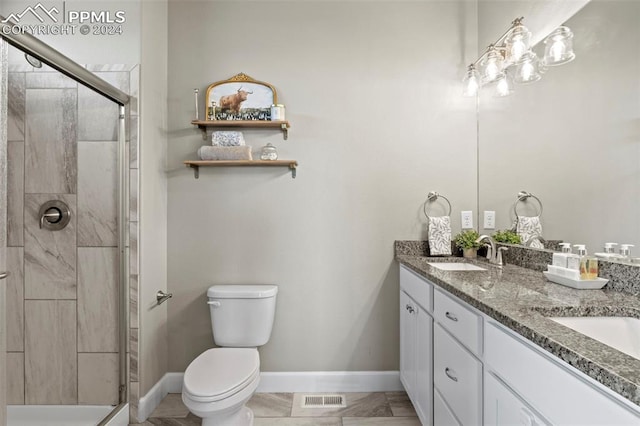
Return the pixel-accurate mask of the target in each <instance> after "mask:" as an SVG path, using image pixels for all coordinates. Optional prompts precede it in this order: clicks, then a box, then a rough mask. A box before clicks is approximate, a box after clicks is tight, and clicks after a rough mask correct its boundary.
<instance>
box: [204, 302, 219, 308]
mask: <svg viewBox="0 0 640 426" xmlns="http://www.w3.org/2000/svg"><path fill="white" fill-rule="evenodd" d="M207 304H209V305H211V306H213V307H214V308H218V307H220V302H218V301H217V300H209V301H208V302H207Z"/></svg>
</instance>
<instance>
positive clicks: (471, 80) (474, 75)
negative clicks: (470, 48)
mask: <svg viewBox="0 0 640 426" xmlns="http://www.w3.org/2000/svg"><path fill="white" fill-rule="evenodd" d="M462 84H463V88H462V95H463V96H466V97H473V96H476V95H477V94H478V88H479V87H480V74H479V73H478V70H476V68H475V67H474V66H473V65H470V66H469V68H468V69H467V73H466V74H465V75H464V78H463V79H462Z"/></svg>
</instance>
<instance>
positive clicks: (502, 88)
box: [496, 78, 509, 96]
mask: <svg viewBox="0 0 640 426" xmlns="http://www.w3.org/2000/svg"><path fill="white" fill-rule="evenodd" d="M496 91H497V92H498V95H500V96H507V95H508V94H509V83H507V79H506V78H503V79H500V81H498V85H497V86H496Z"/></svg>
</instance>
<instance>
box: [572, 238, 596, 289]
mask: <svg viewBox="0 0 640 426" xmlns="http://www.w3.org/2000/svg"><path fill="white" fill-rule="evenodd" d="M574 247H575V248H576V249H577V250H578V258H579V261H578V262H579V265H580V267H579V270H580V279H581V280H595V279H596V278H598V260H597V259H596V258H595V257H591V256H588V255H587V248H586V247H585V245H584V244H575V245H574Z"/></svg>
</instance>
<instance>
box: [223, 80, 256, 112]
mask: <svg viewBox="0 0 640 426" xmlns="http://www.w3.org/2000/svg"><path fill="white" fill-rule="evenodd" d="M251 94H253V92H249V91H246V90H242V86H240V88H239V89H238V92H237V93H234V94H233V95H226V96H221V97H220V102H219V105H220V109H221V110H222V111H227V110H230V111H231V112H234V113H236V114H237V113H239V112H240V106H241V105H242V102H244V101H246V100H247V97H248V96H249V95H251Z"/></svg>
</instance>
